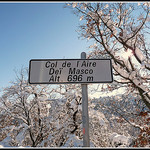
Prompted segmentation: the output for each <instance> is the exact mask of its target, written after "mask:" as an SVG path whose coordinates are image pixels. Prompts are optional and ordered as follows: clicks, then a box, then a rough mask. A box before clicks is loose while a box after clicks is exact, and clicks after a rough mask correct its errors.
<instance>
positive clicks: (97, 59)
mask: <svg viewBox="0 0 150 150" xmlns="http://www.w3.org/2000/svg"><path fill="white" fill-rule="evenodd" d="M69 60H109V61H110V67H111V79H112V80H111V81H99V82H59V83H58V82H57V83H56V82H38V83H37V82H36V83H31V82H30V72H31V62H32V61H69ZM112 82H113V71H112V62H111V59H109V58H108V59H106V58H104V59H31V60H30V61H29V76H28V83H29V84H90V83H93V84H94V83H112Z"/></svg>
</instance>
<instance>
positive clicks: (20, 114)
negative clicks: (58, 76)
mask: <svg viewBox="0 0 150 150" xmlns="http://www.w3.org/2000/svg"><path fill="white" fill-rule="evenodd" d="M16 75H17V80H16V81H15V82H12V84H11V86H10V87H7V88H5V89H4V91H3V95H2V97H1V98H0V103H1V105H0V106H1V107H0V115H1V118H0V130H1V137H0V145H1V144H2V145H3V146H7V147H8V146H17V147H18V146H22V147H60V146H64V145H65V144H66V142H67V140H68V139H69V137H70V135H72V136H73V135H74V136H75V137H76V139H77V141H78V140H79V141H80V139H81V138H82V134H81V133H82V132H81V131H82V130H81V123H82V120H81V90H80V86H79V85H59V86H54V87H53V88H52V87H51V86H49V85H31V84H29V83H28V80H27V75H28V70H26V69H21V71H20V73H17V74H16ZM75 137H74V138H75ZM70 140H71V139H70ZM80 144H81V142H80ZM70 146H71V145H70ZM72 146H74V145H72ZM81 146H82V145H81Z"/></svg>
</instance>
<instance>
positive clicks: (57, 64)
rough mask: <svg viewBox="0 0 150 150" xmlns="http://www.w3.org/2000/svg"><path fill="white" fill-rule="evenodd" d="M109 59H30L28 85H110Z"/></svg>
mask: <svg viewBox="0 0 150 150" xmlns="http://www.w3.org/2000/svg"><path fill="white" fill-rule="evenodd" d="M112 81H113V76H112V64H111V59H32V60H30V65H29V83H30V84H69V83H71V84H75V83H78V84H79V83H80V84H83V83H111V82H112Z"/></svg>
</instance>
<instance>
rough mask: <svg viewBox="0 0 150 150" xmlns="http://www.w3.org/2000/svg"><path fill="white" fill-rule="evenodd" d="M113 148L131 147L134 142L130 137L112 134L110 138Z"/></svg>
mask: <svg viewBox="0 0 150 150" xmlns="http://www.w3.org/2000/svg"><path fill="white" fill-rule="evenodd" d="M109 140H110V142H111V145H112V147H129V146H130V144H131V142H132V140H131V138H130V137H127V136H124V135H120V134H117V133H112V134H111V135H110V136H109Z"/></svg>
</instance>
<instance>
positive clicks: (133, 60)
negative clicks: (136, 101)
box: [67, 2, 150, 108]
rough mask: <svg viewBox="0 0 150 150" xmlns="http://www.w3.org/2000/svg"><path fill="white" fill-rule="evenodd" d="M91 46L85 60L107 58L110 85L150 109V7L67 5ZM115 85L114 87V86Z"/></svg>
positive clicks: (98, 4) (106, 4)
mask: <svg viewBox="0 0 150 150" xmlns="http://www.w3.org/2000/svg"><path fill="white" fill-rule="evenodd" d="M67 5H69V7H70V8H73V10H74V12H75V13H76V14H77V15H78V16H79V17H80V21H82V23H81V25H80V28H79V33H80V35H81V37H83V38H87V39H88V40H91V41H93V42H94V44H93V45H91V46H90V47H91V48H93V51H91V53H89V58H108V57H109V58H111V59H112V64H113V74H114V84H113V86H112V89H113V88H114V89H116V88H119V87H122V86H125V87H126V88H127V91H128V92H134V93H136V94H138V95H140V96H141V100H142V101H143V102H144V103H145V104H146V106H147V107H148V108H150V90H149V87H150V86H149V83H150V82H149V80H150V59H149V58H150V50H149V44H150V43H149V40H148V39H149V36H150V32H149V31H150V3H148V2H147V3H123V2H121V3H97V2H95V3H76V2H74V3H69V4H67ZM115 83H116V84H115Z"/></svg>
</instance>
